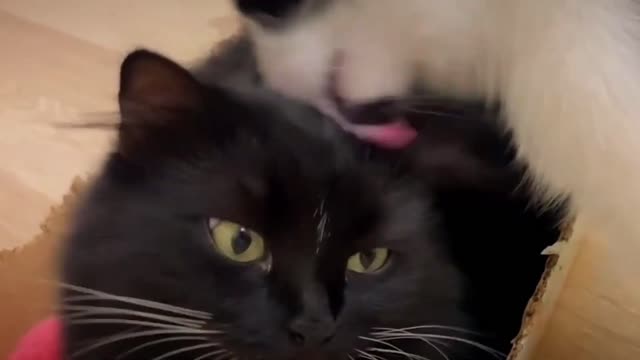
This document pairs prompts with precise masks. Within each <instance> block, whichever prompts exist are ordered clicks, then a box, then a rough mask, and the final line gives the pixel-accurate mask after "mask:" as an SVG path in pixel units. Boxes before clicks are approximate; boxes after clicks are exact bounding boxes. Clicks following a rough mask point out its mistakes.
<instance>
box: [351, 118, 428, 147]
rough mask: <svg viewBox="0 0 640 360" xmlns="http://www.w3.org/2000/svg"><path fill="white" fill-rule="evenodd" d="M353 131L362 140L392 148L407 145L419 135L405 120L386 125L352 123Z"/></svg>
mask: <svg viewBox="0 0 640 360" xmlns="http://www.w3.org/2000/svg"><path fill="white" fill-rule="evenodd" d="M351 132H352V133H353V134H354V135H356V136H357V137H358V138H360V139H361V140H364V141H367V142H370V143H373V144H376V145H378V146H380V147H385V148H390V149H400V148H403V147H406V146H408V145H409V144H411V142H413V140H415V138H416V137H417V136H418V132H417V131H416V129H414V128H413V127H411V125H409V124H407V123H406V122H405V121H403V120H396V121H393V122H391V123H387V124H384V125H352V128H351Z"/></svg>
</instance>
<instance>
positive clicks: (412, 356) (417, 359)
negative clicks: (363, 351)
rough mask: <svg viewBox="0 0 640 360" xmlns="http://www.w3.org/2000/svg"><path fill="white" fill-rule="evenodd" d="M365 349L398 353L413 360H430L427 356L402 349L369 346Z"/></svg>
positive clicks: (384, 352)
mask: <svg viewBox="0 0 640 360" xmlns="http://www.w3.org/2000/svg"><path fill="white" fill-rule="evenodd" d="M367 350H369V351H372V352H379V353H383V354H393V355H400V356H404V357H405V358H407V359H413V360H430V359H429V358H426V357H424V356H419V355H415V354H411V353H408V352H406V351H402V350H393V349H384V348H379V347H370V348H367Z"/></svg>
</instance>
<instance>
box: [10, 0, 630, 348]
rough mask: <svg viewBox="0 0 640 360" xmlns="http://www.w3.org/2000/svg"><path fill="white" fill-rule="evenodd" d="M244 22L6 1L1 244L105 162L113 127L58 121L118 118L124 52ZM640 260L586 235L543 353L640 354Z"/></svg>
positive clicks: (176, 10) (15, 240) (154, 6)
mask: <svg viewBox="0 0 640 360" xmlns="http://www.w3.org/2000/svg"><path fill="white" fill-rule="evenodd" d="M372 1H373V0H372ZM236 26H237V22H236V18H235V14H234V13H233V11H232V10H231V7H230V5H229V2H228V1H227V0H189V1H182V0H110V1H102V2H95V1H85V0H56V1H51V0H0V46H1V48H2V49H3V51H2V56H0V64H1V66H0V249H2V248H12V247H16V246H18V245H22V244H25V243H26V242H27V241H29V239H31V238H32V237H33V236H34V235H35V234H36V233H37V232H38V231H39V229H38V224H39V223H40V222H41V221H42V220H43V219H44V217H45V215H46V214H47V213H48V212H49V208H50V207H51V206H52V205H54V204H57V203H59V202H60V201H61V199H62V196H63V194H64V193H65V192H66V190H67V189H68V187H69V185H70V183H71V180H72V179H73V178H74V177H75V176H77V175H83V174H87V173H90V172H91V171H93V169H95V167H96V166H97V165H98V164H99V161H100V159H101V158H102V157H103V156H104V154H105V151H106V150H107V149H108V146H109V143H110V141H111V135H110V134H109V133H107V132H104V131H86V130H69V129H62V128H60V127H59V126H57V125H59V124H60V123H62V122H74V121H79V120H83V119H93V117H96V116H97V117H99V116H112V112H113V111H114V110H115V109H116V108H115V94H116V86H117V84H116V81H117V70H118V66H119V62H120V60H121V58H122V55H123V54H124V53H125V52H126V51H128V50H131V49H133V48H135V47H139V46H144V47H148V48H151V49H155V50H158V51H162V52H164V53H166V54H167V55H169V56H171V57H173V58H175V59H177V60H179V61H181V62H183V63H189V62H192V61H194V60H196V59H197V58H199V57H200V56H202V55H203V54H205V53H206V51H207V49H209V48H210V47H211V46H213V45H214V44H215V43H216V42H217V41H219V40H221V39H223V38H224V37H226V36H228V35H229V34H231V33H232V32H233V31H235V28H236ZM110 114H111V115H110ZM639 181H640V180H639ZM639 258H640V246H639V245H638V244H622V243H620V242H616V241H615V239H614V240H612V241H604V240H602V239H601V238H600V237H597V236H593V237H591V238H589V239H588V241H585V242H583V247H582V249H581V250H580V254H579V256H578V258H577V261H576V263H575V264H574V267H573V269H572V270H571V274H570V276H569V279H568V283H567V287H566V289H564V292H563V294H562V296H561V299H560V301H559V304H558V307H557V309H556V311H555V313H554V316H553V317H552V319H551V322H550V324H549V328H548V331H547V334H546V337H545V338H544V339H543V342H542V344H541V346H540V354H539V356H538V359H540V360H567V359H577V360H632V359H640V262H638V261H637V260H638V259H639ZM4 271H7V270H6V268H4ZM4 275H6V274H4ZM0 286H1V284H0Z"/></svg>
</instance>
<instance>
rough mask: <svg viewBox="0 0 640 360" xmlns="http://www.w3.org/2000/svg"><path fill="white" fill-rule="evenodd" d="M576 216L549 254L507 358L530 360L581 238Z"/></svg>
mask: <svg viewBox="0 0 640 360" xmlns="http://www.w3.org/2000/svg"><path fill="white" fill-rule="evenodd" d="M581 229H582V227H581V221H580V219H579V218H576V219H574V220H573V221H570V222H569V223H568V225H567V226H566V228H565V229H564V231H563V233H562V236H561V237H560V239H559V240H558V241H557V243H556V244H555V245H554V248H555V249H556V250H555V251H554V252H553V253H551V254H549V259H548V260H547V267H546V269H545V271H544V273H543V275H542V277H541V279H540V283H539V284H538V287H537V289H536V291H535V293H534V294H533V296H532V297H531V300H530V301H529V304H528V305H527V307H526V309H525V311H524V314H523V321H522V327H521V328H520V332H519V334H518V335H517V336H516V338H515V339H514V341H513V344H514V345H513V348H512V350H511V353H510V354H509V356H508V358H507V360H533V359H534V358H535V355H536V351H537V348H538V344H539V342H540V340H541V339H542V337H543V335H544V332H545V329H546V325H547V323H548V322H549V318H550V317H551V316H552V314H553V312H554V310H555V305H556V303H557V301H558V299H559V298H560V295H561V293H562V289H563V288H564V284H565V282H566V280H567V277H568V274H569V271H570V269H571V266H572V265H573V263H574V260H575V258H576V255H577V253H578V249H579V247H580V246H579V245H580V243H581V241H582V239H583V238H584V236H583V233H582V231H581Z"/></svg>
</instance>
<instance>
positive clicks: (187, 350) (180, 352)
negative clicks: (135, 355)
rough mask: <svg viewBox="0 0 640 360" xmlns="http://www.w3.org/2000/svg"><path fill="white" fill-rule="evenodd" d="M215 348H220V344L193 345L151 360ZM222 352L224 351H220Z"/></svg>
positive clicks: (161, 359)
mask: <svg viewBox="0 0 640 360" xmlns="http://www.w3.org/2000/svg"><path fill="white" fill-rule="evenodd" d="M216 346H220V344H218V343H208V344H199V345H193V346H187V347H183V348H180V349H177V350H173V351H170V352H168V353H166V354H164V355H160V356H158V357H155V358H153V359H152V360H164V359H168V358H170V357H172V356H174V355H179V354H184V353H186V352H191V351H195V350H199V349H207V348H212V347H216ZM221 351H224V350H221Z"/></svg>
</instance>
